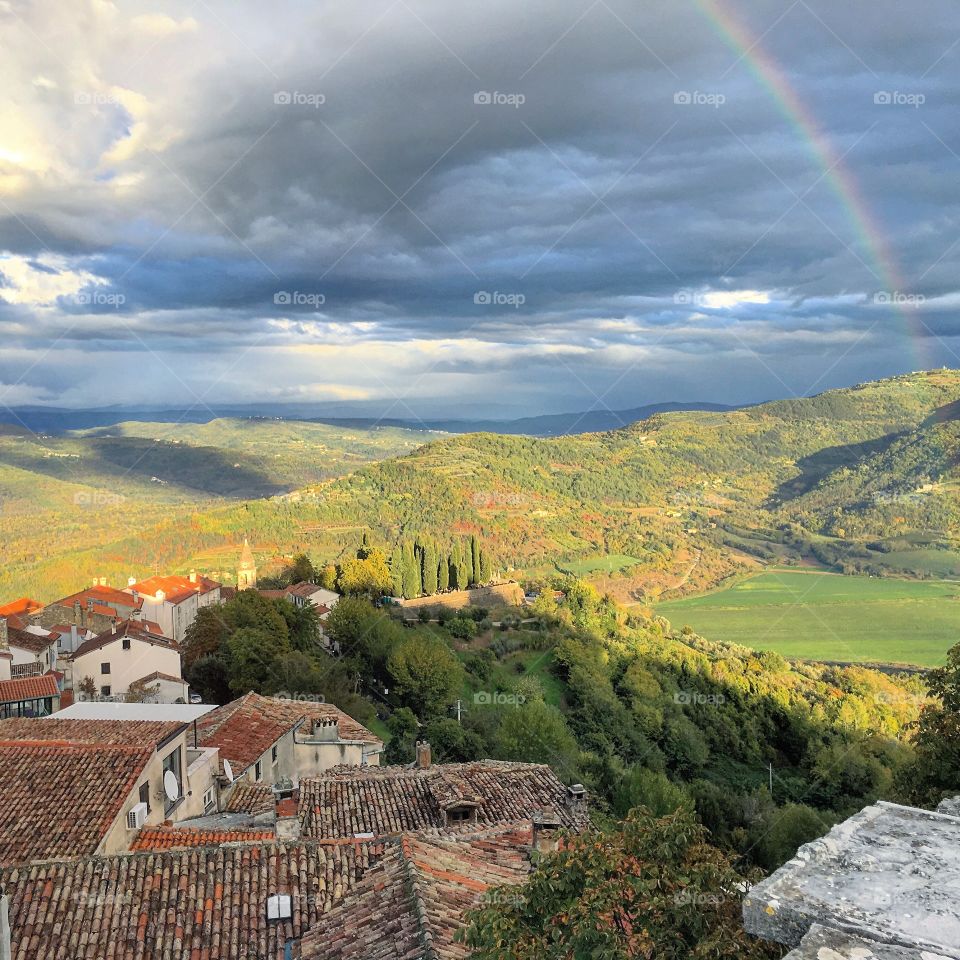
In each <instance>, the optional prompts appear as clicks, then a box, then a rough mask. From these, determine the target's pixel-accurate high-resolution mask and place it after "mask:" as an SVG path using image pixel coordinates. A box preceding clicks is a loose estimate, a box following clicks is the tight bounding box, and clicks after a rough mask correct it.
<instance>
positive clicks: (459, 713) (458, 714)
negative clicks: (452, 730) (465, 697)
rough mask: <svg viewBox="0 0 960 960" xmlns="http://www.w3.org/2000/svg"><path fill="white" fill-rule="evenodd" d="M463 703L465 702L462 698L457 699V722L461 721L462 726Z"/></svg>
mask: <svg viewBox="0 0 960 960" xmlns="http://www.w3.org/2000/svg"><path fill="white" fill-rule="evenodd" d="M462 703H463V701H462V700H457V723H459V724H460V726H463V721H462V719H461V704H462Z"/></svg>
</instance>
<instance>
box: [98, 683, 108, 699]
mask: <svg viewBox="0 0 960 960" xmlns="http://www.w3.org/2000/svg"><path fill="white" fill-rule="evenodd" d="M100 696H101V697H109V696H110V684H105V685H104V686H102V687H101V688H100Z"/></svg>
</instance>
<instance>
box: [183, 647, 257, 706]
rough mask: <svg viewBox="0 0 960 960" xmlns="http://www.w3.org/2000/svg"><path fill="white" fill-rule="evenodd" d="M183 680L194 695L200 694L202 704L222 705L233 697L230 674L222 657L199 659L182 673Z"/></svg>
mask: <svg viewBox="0 0 960 960" xmlns="http://www.w3.org/2000/svg"><path fill="white" fill-rule="evenodd" d="M184 679H185V680H186V681H187V683H189V684H190V689H191V690H192V691H193V692H194V693H198V694H200V696H201V698H202V699H203V702H204V703H216V704H224V703H227V702H228V701H229V700H231V699H232V697H233V693H232V691H231V689H230V672H229V670H228V669H227V664H226V662H225V661H224V660H223V658H222V657H211V656H208V657H201V658H200V659H199V660H197V661H196V662H195V663H194V664H193V666H192V667H191V668H190V669H189V670H185V671H184ZM244 692H246V691H244Z"/></svg>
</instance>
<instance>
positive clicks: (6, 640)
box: [0, 617, 10, 650]
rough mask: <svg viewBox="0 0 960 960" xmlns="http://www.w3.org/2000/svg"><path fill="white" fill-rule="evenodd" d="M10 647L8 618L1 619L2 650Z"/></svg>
mask: <svg viewBox="0 0 960 960" xmlns="http://www.w3.org/2000/svg"><path fill="white" fill-rule="evenodd" d="M9 645H10V637H9V634H8V632H7V618H6V617H0V650H6V649H7V647H8V646H9Z"/></svg>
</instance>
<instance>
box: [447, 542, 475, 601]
mask: <svg viewBox="0 0 960 960" xmlns="http://www.w3.org/2000/svg"><path fill="white" fill-rule="evenodd" d="M450 572H451V581H450V585H451V586H452V587H454V589H456V590H466V588H467V587H468V586H469V585H470V560H469V558H468V557H467V556H466V555H465V554H464V549H463V543H462V542H461V541H460V540H454V542H453V552H452V553H451V555H450Z"/></svg>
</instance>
